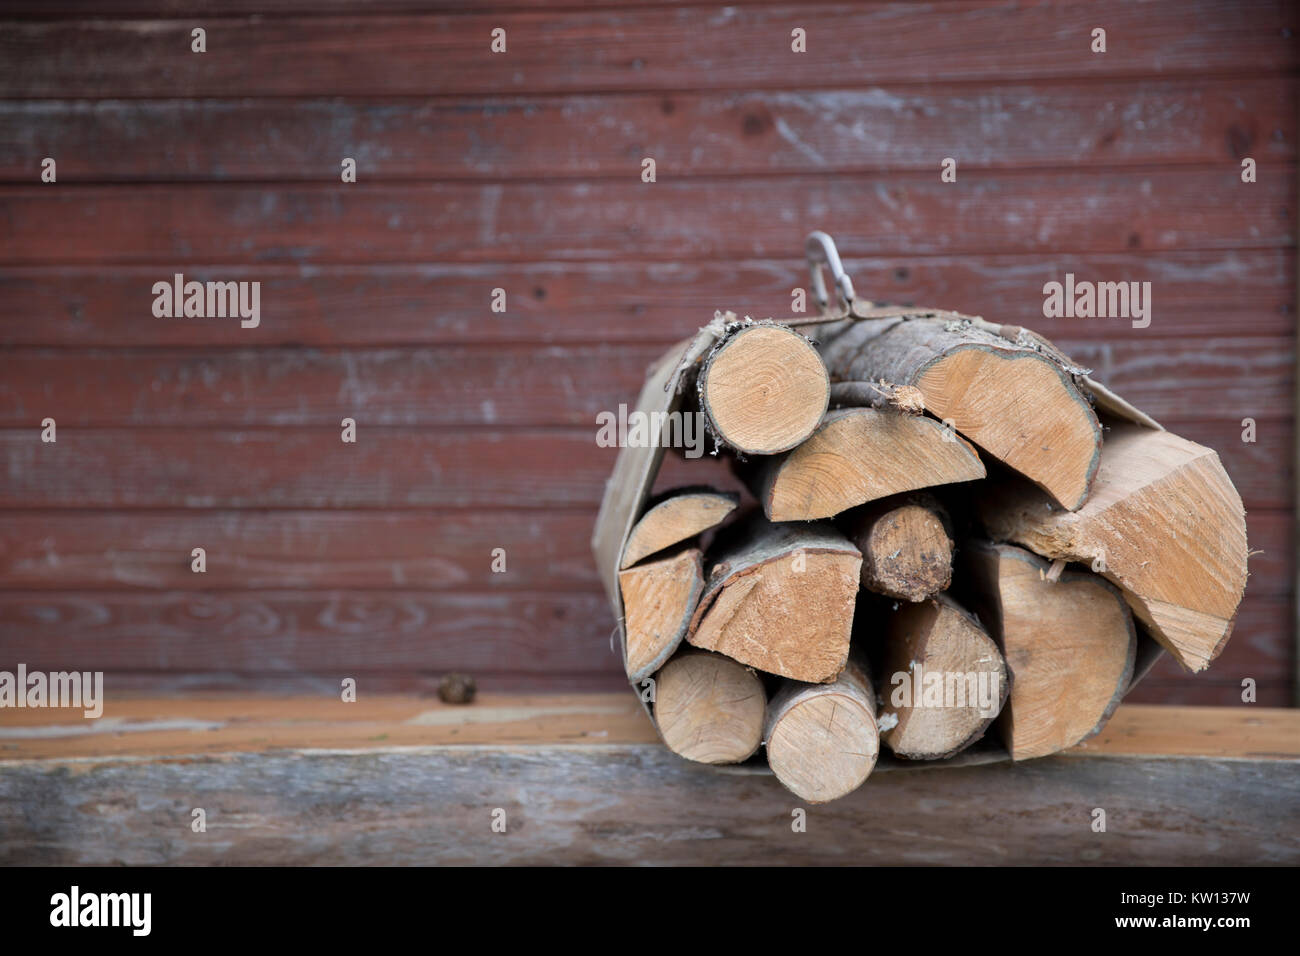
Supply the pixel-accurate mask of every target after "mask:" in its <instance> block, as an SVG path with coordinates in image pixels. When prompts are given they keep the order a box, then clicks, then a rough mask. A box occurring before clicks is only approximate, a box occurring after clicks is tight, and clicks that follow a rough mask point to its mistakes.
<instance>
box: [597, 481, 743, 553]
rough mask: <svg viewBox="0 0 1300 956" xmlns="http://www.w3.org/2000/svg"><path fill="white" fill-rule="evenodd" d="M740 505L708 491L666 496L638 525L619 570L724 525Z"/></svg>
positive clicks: (733, 496)
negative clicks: (728, 516)
mask: <svg viewBox="0 0 1300 956" xmlns="http://www.w3.org/2000/svg"><path fill="white" fill-rule="evenodd" d="M739 503H740V496H739V495H736V494H733V493H730V492H721V491H714V490H712V489H708V488H679V489H674V490H672V491H669V492H666V493H665V494H664V495H663V496H661V498H660V500H659V501H658V502H657V503H654V504H652V505H651V506H650V507H649V508H648V509H647V510H646V513H645V514H643V515H642V516H641V518H640V520H638V521H637V523H636V527H634V528H633V529H632V533H631V534H630V535H629V536H628V539H627V545H626V546H625V547H624V548H623V560H622V561H621V562H620V563H619V568H620V569H622V568H630V567H631V566H632V565H634V564H636V563H637V562H638V561H640V560H641V559H642V558H645V557H648V556H649V555H652V554H656V553H658V552H660V551H662V550H664V549H665V548H671V547H672V546H673V545H675V544H680V543H681V542H683V541H686V540H687V539H689V538H693V537H695V536H696V535H697V534H701V533H702V532H705V531H708V530H709V529H710V528H713V527H715V526H717V525H719V524H721V523H722V522H723V521H724V520H725V519H726V517H727V515H729V514H731V512H732V511H734V510H735V508H736V505H737V504H739Z"/></svg>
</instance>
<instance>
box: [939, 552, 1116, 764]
mask: <svg viewBox="0 0 1300 956" xmlns="http://www.w3.org/2000/svg"><path fill="white" fill-rule="evenodd" d="M1053 570H1054V569H1053V568H1052V566H1051V565H1050V564H1049V562H1047V561H1045V560H1043V559H1042V558H1040V557H1038V556H1037V555H1034V554H1031V553H1030V552H1028V551H1025V550H1024V549H1023V548H1017V547H1015V546H1013V545H1008V544H991V543H989V542H981V541H973V542H967V543H966V546H965V547H964V548H963V560H962V571H963V573H964V575H965V585H966V591H967V593H969V594H970V595H972V597H971V603H972V606H974V607H975V608H976V609H977V610H978V611H979V614H980V618H981V620H982V621H983V622H984V624H985V625H987V627H988V629H989V632H990V634H991V635H992V636H993V638H994V640H996V641H997V643H998V646H999V647H1000V648H1001V649H1002V654H1003V657H1004V658H1005V660H1006V666H1007V671H1008V672H1009V673H1010V675H1011V694H1010V696H1009V697H1008V699H1007V703H1006V707H1005V708H1004V709H1003V711H1002V715H1001V717H999V719H998V722H997V725H996V730H997V732H998V735H999V736H1000V737H1001V739H1002V742H1003V744H1004V745H1005V746H1006V748H1007V751H1008V752H1009V753H1010V754H1011V759H1012V760H1025V759H1027V758H1030V757H1044V756H1047V755H1048V754H1053V753H1056V752H1057V751H1058V750H1064V749H1066V748H1067V747H1073V746H1074V745H1075V744H1077V743H1079V742H1080V741H1082V740H1085V739H1086V738H1088V737H1091V736H1092V735H1093V734H1095V733H1097V732H1098V731H1099V730H1101V728H1102V727H1103V726H1104V725H1105V723H1106V721H1107V720H1109V719H1110V716H1111V714H1113V713H1114V712H1115V708H1116V707H1117V706H1118V705H1119V702H1120V699H1121V698H1122V697H1123V696H1124V693H1125V691H1127V690H1128V687H1129V683H1130V681H1131V680H1132V679H1133V661H1134V655H1135V653H1136V649H1137V633H1136V631H1135V630H1134V627H1133V618H1132V616H1131V615H1130V614H1129V609H1128V606H1127V605H1126V604H1125V603H1124V598H1123V596H1122V595H1121V594H1120V593H1119V590H1118V589H1116V588H1115V587H1114V586H1113V585H1111V584H1109V583H1107V582H1106V581H1105V580H1104V579H1102V578H1101V577H1099V576H1097V575H1095V574H1092V573H1091V572H1087V571H1082V572H1080V571H1065V572H1064V573H1060V572H1059V571H1058V572H1057V574H1053ZM1058 575H1059V576H1058Z"/></svg>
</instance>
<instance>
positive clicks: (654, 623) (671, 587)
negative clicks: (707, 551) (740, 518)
mask: <svg viewBox="0 0 1300 956" xmlns="http://www.w3.org/2000/svg"><path fill="white" fill-rule="evenodd" d="M618 586H619V589H620V590H621V591H622V594H623V613H624V641H623V665H624V667H625V668H626V670H627V676H628V679H629V680H631V681H633V682H635V681H639V680H641V679H642V678H643V677H649V676H650V675H651V674H652V673H654V671H655V670H656V669H657V668H659V667H661V666H662V665H663V663H664V661H666V660H668V658H669V657H671V656H672V653H673V651H675V650H677V646H678V645H679V644H680V643H681V642H682V638H683V637H684V636H685V635H686V628H687V627H688V626H689V625H690V623H691V616H692V615H693V614H694V613H695V605H696V604H698V603H699V600H700V595H701V594H702V593H703V591H704V567H703V555H702V554H701V553H700V551H699V549H697V548H683V549H681V550H680V551H679V552H677V553H675V554H671V555H669V556H667V557H664V558H660V559H659V560H657V561H647V562H646V563H645V564H638V565H637V566H636V567H634V568H628V569H626V570H624V571H620V572H618Z"/></svg>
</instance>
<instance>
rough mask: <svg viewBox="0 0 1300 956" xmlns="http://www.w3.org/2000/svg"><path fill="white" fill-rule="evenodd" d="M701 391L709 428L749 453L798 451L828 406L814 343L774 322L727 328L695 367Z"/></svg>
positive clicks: (826, 381) (827, 390)
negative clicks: (697, 366) (725, 333)
mask: <svg viewBox="0 0 1300 956" xmlns="http://www.w3.org/2000/svg"><path fill="white" fill-rule="evenodd" d="M698 388H699V396H700V408H701V410H702V411H703V412H704V415H705V420H706V421H707V422H708V425H709V429H710V431H712V433H713V434H714V435H715V436H716V437H717V439H718V440H719V442H721V443H722V444H723V445H725V446H727V447H730V448H734V449H735V450H737V451H740V452H742V453H744V454H747V455H772V454H776V453H777V452H782V451H787V450H788V449H791V448H793V447H795V446H796V445H798V444H799V443H800V442H802V441H803V440H804V439H805V438H807V437H808V436H809V435H810V434H812V431H813V429H814V428H816V427H817V423H818V422H820V421H821V418H822V415H823V414H824V413H825V412H826V407H827V403H828V402H829V401H830V379H829V378H828V376H827V374H826V366H825V365H824V364H823V363H822V359H821V356H820V355H818V353H817V350H816V349H815V348H814V347H813V345H812V343H811V342H809V341H808V340H807V339H806V338H804V337H803V336H802V335H800V334H799V333H798V332H796V331H794V330H793V329H790V328H787V327H785V326H783V325H777V324H775V323H771V322H758V323H732V324H731V325H730V326H729V328H728V333H727V335H726V337H725V338H724V339H723V340H722V341H721V342H720V343H719V344H718V345H717V346H716V347H715V348H714V350H713V351H712V353H710V355H709V357H708V359H707V360H706V361H705V363H704V367H703V368H702V369H701V370H700V372H699V378H698Z"/></svg>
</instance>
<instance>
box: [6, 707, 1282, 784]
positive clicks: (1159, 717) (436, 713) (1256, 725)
mask: <svg viewBox="0 0 1300 956" xmlns="http://www.w3.org/2000/svg"><path fill="white" fill-rule="evenodd" d="M0 717H2V718H3V720H0V761H5V762H9V761H15V760H49V759H51V758H54V759H67V758H76V757H87V758H96V757H108V756H111V755H135V756H138V757H163V756H183V755H186V754H219V753H238V752H252V753H257V752H261V751H264V750H266V749H267V741H268V740H274V741H275V747H276V748H277V749H287V748H294V749H307V748H326V747H328V748H334V749H337V748H342V747H354V748H372V749H376V750H388V749H391V748H393V747H399V746H425V747H432V746H455V745H461V746H470V745H497V746H506V745H520V746H532V747H536V746H546V745H551V744H571V743H584V742H585V743H599V744H654V743H658V742H659V737H658V735H657V734H656V733H655V730H654V727H653V726H652V725H651V723H650V721H649V719H648V718H647V716H646V713H645V710H644V709H643V708H642V707H641V705H640V704H639V703H638V702H637V699H636V697H635V695H634V694H632V693H630V692H629V691H628V690H627V689H623V690H621V691H620V692H618V693H606V694H564V695H519V694H482V695H480V696H478V697H477V698H476V699H475V703H474V705H473V706H469V707H467V706H459V705H447V704H443V703H441V702H439V701H438V700H436V699H430V698H429V697H427V696H426V697H417V696H415V695H413V694H366V693H361V694H359V695H358V697H357V700H356V701H355V702H352V703H347V704H344V703H342V702H341V701H340V700H339V695H338V694H337V693H334V692H333V689H332V688H326V689H323V690H322V692H320V693H317V694H311V695H306V694H301V693H299V694H294V695H291V696H284V695H275V696H270V695H265V694H255V693H249V692H243V693H219V692H206V693H202V694H198V695H194V694H190V695H186V696H183V697H145V696H139V695H136V694H125V695H123V696H116V695H115V696H114V698H113V700H112V708H111V713H110V711H109V710H108V709H107V707H106V709H105V713H104V719H100V720H93V721H88V720H85V719H83V718H81V717H80V716H78V715H72V716H69V715H68V714H67V713H66V712H59V711H54V710H49V709H30V710H29V709H13V708H6V709H5V710H4V711H0ZM1074 752H1075V753H1079V754H1089V755H1102V756H1121V755H1123V756H1164V757H1180V756H1181V757H1250V758H1256V759H1265V758H1274V759H1284V758H1288V757H1300V712H1297V711H1295V710H1288V709H1268V708H1240V707H1239V708H1236V709H1235V710H1210V709H1208V708H1202V707H1150V706H1141V705H1130V704H1127V703H1125V704H1124V705H1123V706H1122V707H1120V708H1119V710H1118V711H1117V712H1116V713H1115V716H1114V719H1113V720H1111V721H1110V723H1108V724H1107V725H1106V727H1105V728H1104V729H1103V731H1102V732H1101V733H1100V734H1099V735H1098V736H1096V737H1093V738H1091V739H1089V740H1088V741H1086V742H1085V743H1083V744H1081V745H1079V746H1078V747H1076V748H1074ZM4 765H5V764H3V763H0V766H4Z"/></svg>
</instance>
